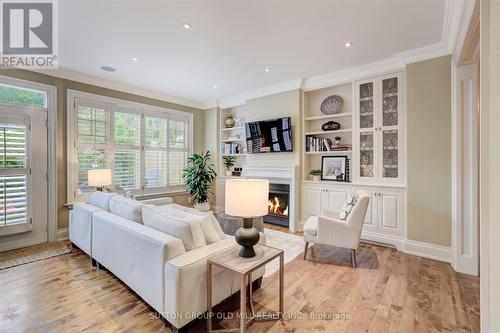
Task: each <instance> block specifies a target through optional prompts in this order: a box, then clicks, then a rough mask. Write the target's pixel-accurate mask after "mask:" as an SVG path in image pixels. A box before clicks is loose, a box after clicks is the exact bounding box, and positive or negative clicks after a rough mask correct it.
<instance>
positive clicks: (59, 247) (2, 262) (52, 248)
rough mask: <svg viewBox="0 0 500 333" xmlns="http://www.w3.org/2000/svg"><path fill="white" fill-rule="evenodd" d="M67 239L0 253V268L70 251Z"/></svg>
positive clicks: (70, 247)
mask: <svg viewBox="0 0 500 333" xmlns="http://www.w3.org/2000/svg"><path fill="white" fill-rule="evenodd" d="M72 249H73V248H72V246H71V243H70V242H69V241H60V242H55V243H45V244H40V245H35V246H30V247H26V248H23V249H18V250H12V251H7V252H2V253H0V270H3V269H7V268H11V267H15V266H19V265H24V264H27V263H30V262H35V261H39V260H43V259H48V258H52V257H56V256H60V255H63V254H66V253H70V252H71V251H72Z"/></svg>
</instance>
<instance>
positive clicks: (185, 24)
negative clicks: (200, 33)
mask: <svg viewBox="0 0 500 333" xmlns="http://www.w3.org/2000/svg"><path fill="white" fill-rule="evenodd" d="M182 26H183V27H184V29H191V24H189V23H184V24H183V25H182Z"/></svg>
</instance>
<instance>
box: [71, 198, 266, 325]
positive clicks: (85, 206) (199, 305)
mask: <svg viewBox="0 0 500 333" xmlns="http://www.w3.org/2000/svg"><path fill="white" fill-rule="evenodd" d="M194 215H198V216H200V218H199V219H198V218H197V217H194ZM172 216H173V217H172ZM200 221H201V222H200ZM198 222H200V227H201V226H202V228H201V229H202V230H203V231H202V232H201V233H200V228H199V227H198V224H197V223H198ZM202 223H207V224H202ZM208 223H211V224H210V225H209V224H208ZM148 225H150V226H152V227H150V226H148ZM162 228H165V230H163V229H162ZM157 229H160V230H162V231H159V230H157ZM214 230H215V232H214ZM163 231H168V232H169V233H170V234H167V233H165V232H163ZM172 234H174V235H177V237H176V236H172ZM69 237H70V240H71V241H72V242H73V243H74V244H75V245H76V246H77V247H79V248H80V249H81V250H82V251H84V252H85V253H87V254H88V255H89V256H90V257H91V258H92V259H93V260H95V261H96V262H97V263H98V264H100V265H103V266H104V267H105V268H106V269H108V270H109V271H110V272H112V273H113V274H114V275H115V276H116V277H118V278H119V279H120V280H122V281H123V282H124V283H125V284H127V286H129V287H130V289H132V290H133V291H134V292H136V293H137V294H138V295H139V296H140V297H141V298H142V299H143V300H144V301H146V302H147V303H148V304H149V305H150V306H151V307H153V308H154V309H155V310H156V311H158V313H159V314H160V315H162V316H163V317H164V318H165V319H166V320H167V321H169V322H170V323H171V324H172V326H173V328H174V330H182V331H186V330H187V327H188V324H189V322H190V321H192V320H193V319H195V318H196V316H199V315H201V314H203V313H204V312H205V311H206V310H207V309H206V303H207V301H206V294H207V290H206V288H207V276H206V275H207V270H206V269H207V264H206V258H207V257H208V256H210V255H212V254H214V253H216V252H218V251H221V250H224V249H226V248H228V247H231V246H233V245H234V244H236V242H235V240H234V238H233V237H232V236H228V235H225V234H224V233H223V232H222V230H221V229H220V226H219V225H218V223H217V220H216V219H215V217H214V216H213V214H212V213H211V212H208V213H201V212H198V211H196V210H194V209H191V208H186V207H181V206H177V205H175V204H171V205H166V206H161V207H156V206H152V205H145V204H144V203H141V202H139V201H136V200H133V199H128V198H125V197H122V196H120V195H117V194H112V193H101V192H96V193H93V194H91V196H90V199H89V203H76V204H74V205H73V210H72V211H71V215H70V226H69ZM202 238H203V239H202ZM261 242H262V243H265V237H264V235H261ZM264 270H265V268H264V267H263V268H262V269H260V270H259V271H257V272H255V273H254V275H253V276H252V278H253V280H254V281H256V280H258V281H257V284H259V283H260V281H261V279H262V276H263V275H264ZM213 274H214V275H213V278H212V280H213V283H214V284H213V300H212V303H213V304H218V303H220V302H221V301H223V300H224V299H226V298H227V297H229V296H231V295H232V294H234V293H236V292H238V291H239V279H238V277H237V276H235V275H234V274H232V273H230V272H228V271H226V270H218V269H215V270H214V272H213Z"/></svg>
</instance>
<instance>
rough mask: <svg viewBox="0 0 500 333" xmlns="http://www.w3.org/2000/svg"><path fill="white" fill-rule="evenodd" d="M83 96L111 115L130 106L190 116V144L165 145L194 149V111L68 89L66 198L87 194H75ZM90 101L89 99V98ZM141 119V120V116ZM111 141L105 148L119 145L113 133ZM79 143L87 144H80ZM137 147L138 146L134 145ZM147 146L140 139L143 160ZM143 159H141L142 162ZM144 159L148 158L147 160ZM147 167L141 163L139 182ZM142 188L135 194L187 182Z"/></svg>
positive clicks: (141, 110)
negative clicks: (78, 109) (78, 124)
mask: <svg viewBox="0 0 500 333" xmlns="http://www.w3.org/2000/svg"><path fill="white" fill-rule="evenodd" d="M78 99H80V100H84V101H85V102H86V103H89V104H90V105H98V107H103V108H106V109H108V110H109V111H110V115H112V114H113V113H114V112H115V111H116V110H117V108H127V109H133V110H128V112H135V113H140V114H141V115H144V114H145V115H157V116H160V115H169V117H168V119H173V120H176V119H179V120H184V121H185V120H187V122H188V134H187V135H188V138H189V142H188V147H187V148H179V149H176V148H166V149H168V150H169V151H187V153H188V154H191V153H192V152H193V145H194V142H193V134H194V133H193V132H194V122H193V120H194V115H193V114H192V113H191V112H185V111H179V110H174V109H170V108H163V107H158V106H154V105H150V104H145V103H139V102H132V101H127V100H122V99H118V98H113V97H108V96H105V95H96V94H91V93H86V92H82V91H78V90H72V89H68V90H67V109H66V110H67V126H66V140H67V174H68V181H67V198H66V200H67V202H68V203H73V202H74V201H79V200H84V199H85V195H81V196H80V197H78V198H77V197H76V195H75V193H76V191H77V189H78V185H77V179H76V175H75V171H76V167H77V162H76V146H77V145H76V131H75V107H76V104H75V103H76V101H77V100H78ZM87 101H88V102H87ZM141 121H142V120H141ZM110 126H111V128H113V120H112V119H111V124H110ZM110 138H111V141H110V142H108V143H106V144H105V145H106V146H107V148H106V149H111V148H116V146H115V145H114V144H113V143H112V140H113V138H112V136H111V137H110ZM141 142H144V133H142V138H141ZM80 146H84V145H82V144H80ZM134 148H137V146H136V147H134ZM147 150H148V147H146V146H145V145H143V144H142V143H141V145H140V149H139V151H140V152H141V161H145V160H144V153H145V151H147ZM141 163H142V162H141ZM144 163H145V162H144ZM110 167H111V168H113V160H112V159H111V161H110ZM143 170H144V168H143V167H141V177H140V180H141V181H140V183H141V184H142V185H143V184H144V177H143V176H144V175H143ZM142 185H141V188H140V189H137V190H133V191H132V192H133V193H134V194H140V195H153V194H157V193H159V192H161V193H164V192H167V191H175V190H185V187H184V186H168V185H167V186H165V187H158V188H142Z"/></svg>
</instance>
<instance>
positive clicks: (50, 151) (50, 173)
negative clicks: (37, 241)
mask: <svg viewBox="0 0 500 333" xmlns="http://www.w3.org/2000/svg"><path fill="white" fill-rule="evenodd" d="M0 84H3V85H7V86H11V87H14V88H21V89H27V90H35V91H43V92H45V94H46V96H47V98H46V105H45V106H44V107H42V108H39V107H31V106H19V107H22V108H24V109H39V110H43V111H45V112H47V139H48V143H47V155H48V161H47V185H48V189H47V193H48V198H47V199H48V200H47V204H48V207H47V215H48V216H47V228H48V230H47V231H48V233H47V236H48V237H47V238H48V241H49V242H55V241H56V240H58V226H57V174H58V172H57V155H56V152H57V133H56V131H57V87H55V86H51V85H47V84H43V83H38V82H32V81H27V80H22V79H17V78H13V77H9V76H4V75H0ZM5 106H12V105H11V104H5Z"/></svg>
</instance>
